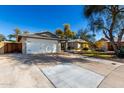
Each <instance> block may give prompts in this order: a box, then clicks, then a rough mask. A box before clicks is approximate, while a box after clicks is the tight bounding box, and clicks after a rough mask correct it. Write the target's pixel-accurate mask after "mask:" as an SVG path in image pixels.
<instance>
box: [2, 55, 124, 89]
mask: <svg viewBox="0 0 124 93" xmlns="http://www.w3.org/2000/svg"><path fill="white" fill-rule="evenodd" d="M0 87H6V88H8V87H13V88H17V87H21V88H25V87H26V88H28V87H29V88H31V87H33V88H38V87H39V88H44V87H46V88H53V87H57V88H96V87H109V88H111V87H124V64H123V63H117V62H113V61H108V60H101V59H93V58H87V57H84V56H79V55H73V54H66V55H22V54H7V55H0Z"/></svg>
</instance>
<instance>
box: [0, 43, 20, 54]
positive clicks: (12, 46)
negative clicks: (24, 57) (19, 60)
mask: <svg viewBox="0 0 124 93" xmlns="http://www.w3.org/2000/svg"><path fill="white" fill-rule="evenodd" d="M21 52H22V43H10V42H2V44H1V47H0V53H1V54H4V53H21Z"/></svg>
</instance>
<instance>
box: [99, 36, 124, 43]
mask: <svg viewBox="0 0 124 93" xmlns="http://www.w3.org/2000/svg"><path fill="white" fill-rule="evenodd" d="M117 40H118V38H117V37H115V38H114V41H115V42H117ZM98 41H106V42H110V41H109V40H108V39H107V38H101V39H100V40H98ZM121 41H122V42H124V37H123V38H122V40H121Z"/></svg>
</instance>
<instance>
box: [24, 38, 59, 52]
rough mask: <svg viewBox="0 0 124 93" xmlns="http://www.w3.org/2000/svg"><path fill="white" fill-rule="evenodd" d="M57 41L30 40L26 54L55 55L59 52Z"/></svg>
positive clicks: (27, 43)
mask: <svg viewBox="0 0 124 93" xmlns="http://www.w3.org/2000/svg"><path fill="white" fill-rule="evenodd" d="M57 43H58V42H57V41H55V40H43V39H28V40H27V42H26V47H27V49H26V52H27V53H28V54H39V53H55V52H57Z"/></svg>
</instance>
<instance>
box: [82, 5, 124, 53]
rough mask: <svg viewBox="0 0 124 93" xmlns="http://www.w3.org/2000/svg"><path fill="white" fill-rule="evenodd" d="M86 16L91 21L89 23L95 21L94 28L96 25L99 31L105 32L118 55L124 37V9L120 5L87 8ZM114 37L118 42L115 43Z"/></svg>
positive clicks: (85, 10) (85, 9)
mask: <svg viewBox="0 0 124 93" xmlns="http://www.w3.org/2000/svg"><path fill="white" fill-rule="evenodd" d="M84 14H85V16H86V17H87V18H88V19H90V20H89V22H91V21H94V22H93V24H92V26H93V25H94V26H95V27H96V28H97V30H98V31H99V30H100V31H102V32H103V34H104V35H105V37H106V38H107V39H108V40H109V41H110V43H111V45H112V46H113V49H114V51H115V53H116V54H118V49H119V48H120V47H121V46H120V42H121V40H122V37H123V35H124V20H123V18H124V7H123V6H119V5H108V6H105V5H93V6H85V8H84ZM91 19H93V20H91ZM114 37H117V38H118V40H117V42H115V40H114ZM116 43H117V45H116Z"/></svg>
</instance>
